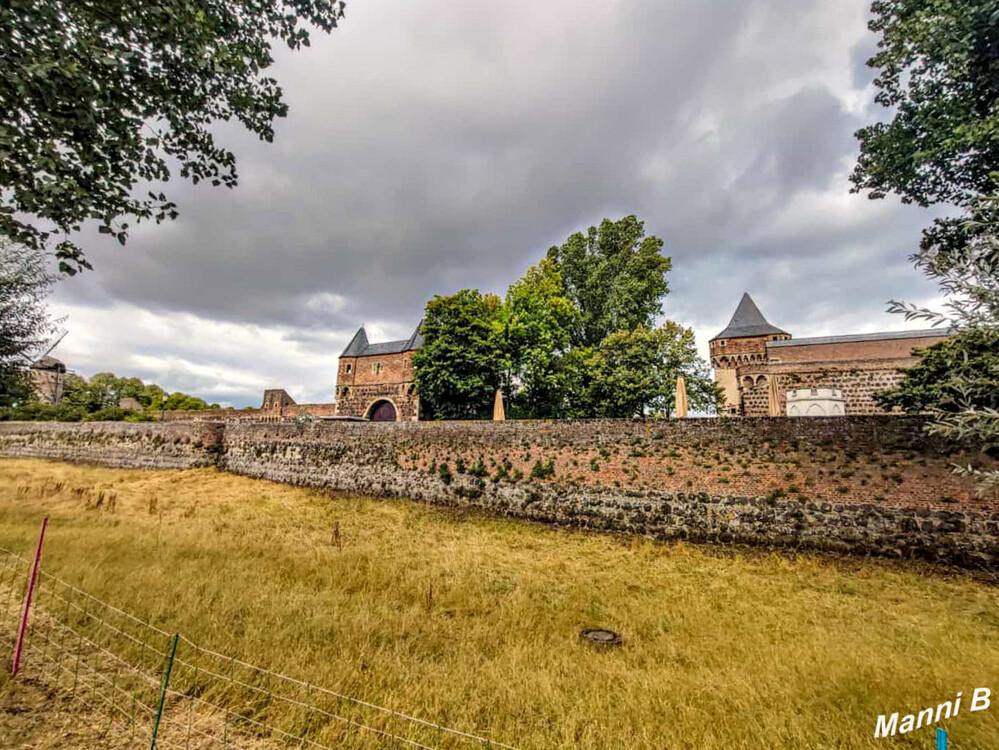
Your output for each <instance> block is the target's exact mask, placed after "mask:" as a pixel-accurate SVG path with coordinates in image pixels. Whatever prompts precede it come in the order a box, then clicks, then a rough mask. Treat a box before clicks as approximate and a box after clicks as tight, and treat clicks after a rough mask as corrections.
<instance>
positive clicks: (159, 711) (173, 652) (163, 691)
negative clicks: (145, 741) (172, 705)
mask: <svg viewBox="0 0 999 750" xmlns="http://www.w3.org/2000/svg"><path fill="white" fill-rule="evenodd" d="M178 640H180V633H176V634H175V635H174V637H173V645H172V646H171V647H170V658H169V659H168V660H167V664H166V671H165V672H164V673H163V687H162V688H160V703H159V706H157V707H156V723H154V724H153V744H152V745H150V746H149V750H156V736H157V735H158V734H159V733H160V719H162V718H163V705H164V704H165V703H166V696H167V686H168V685H169V684H170V673H171V672H172V671H173V660H174V657H176V656H177V641H178Z"/></svg>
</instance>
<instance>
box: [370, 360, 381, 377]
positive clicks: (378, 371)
mask: <svg viewBox="0 0 999 750" xmlns="http://www.w3.org/2000/svg"><path fill="white" fill-rule="evenodd" d="M371 372H373V373H374V374H375V375H380V374H381V372H382V363H381V362H375V363H374V364H372V365H371Z"/></svg>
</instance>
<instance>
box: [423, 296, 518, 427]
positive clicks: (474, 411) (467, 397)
mask: <svg viewBox="0 0 999 750" xmlns="http://www.w3.org/2000/svg"><path fill="white" fill-rule="evenodd" d="M499 306H500V303H499V299H498V298H497V297H495V296H491V295H485V296H483V295H482V294H481V293H480V292H479V291H478V290H477V289H462V290H461V291H460V292H458V293H457V294H452V295H450V296H446V297H442V296H437V297H434V298H433V299H432V300H430V302H428V303H427V309H426V313H425V315H424V319H423V326H422V328H421V329H420V330H421V332H422V334H423V339H424V341H423V346H422V347H421V348H420V349H418V350H417V351H415V352H414V353H413V368H414V370H415V380H416V392H417V393H418V394H419V396H420V411H421V414H422V415H424V416H426V417H429V418H432V419H482V418H486V417H488V416H489V415H490V414H491V413H492V406H493V398H494V394H495V392H496V389H497V388H498V387H499V385H500V383H501V374H502V373H503V372H504V371H507V370H508V369H509V366H508V365H507V363H506V362H505V361H504V359H503V349H502V346H501V342H500V341H499V340H498V335H497V326H496V317H497V313H498V310H499Z"/></svg>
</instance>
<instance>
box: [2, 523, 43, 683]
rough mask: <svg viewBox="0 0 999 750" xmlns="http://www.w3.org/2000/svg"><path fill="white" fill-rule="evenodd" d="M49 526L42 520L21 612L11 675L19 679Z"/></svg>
mask: <svg viewBox="0 0 999 750" xmlns="http://www.w3.org/2000/svg"><path fill="white" fill-rule="evenodd" d="M48 525H49V517H48V516H45V518H43V519H42V531H41V533H40V534H39V535H38V546H37V547H36V548H35V562H34V563H33V564H32V566H31V577H30V578H29V579H28V593H27V595H26V596H25V597H24V610H23V611H22V612H21V624H20V625H19V626H18V628H17V644H16V645H15V646H14V663H13V665H12V666H11V669H10V673H11V675H12V676H14V677H17V670H18V668H19V667H20V666H21V652H22V651H24V634H25V633H26V632H27V630H28V614H29V612H30V611H31V600H32V598H33V597H34V595H35V586H36V585H37V584H38V569H39V568H40V567H41V565H42V544H43V543H44V542H45V527H46V526H48Z"/></svg>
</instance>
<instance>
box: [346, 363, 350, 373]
mask: <svg viewBox="0 0 999 750" xmlns="http://www.w3.org/2000/svg"><path fill="white" fill-rule="evenodd" d="M346 372H347V373H348V374H349V373H350V362H348V363H347V369H346Z"/></svg>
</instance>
